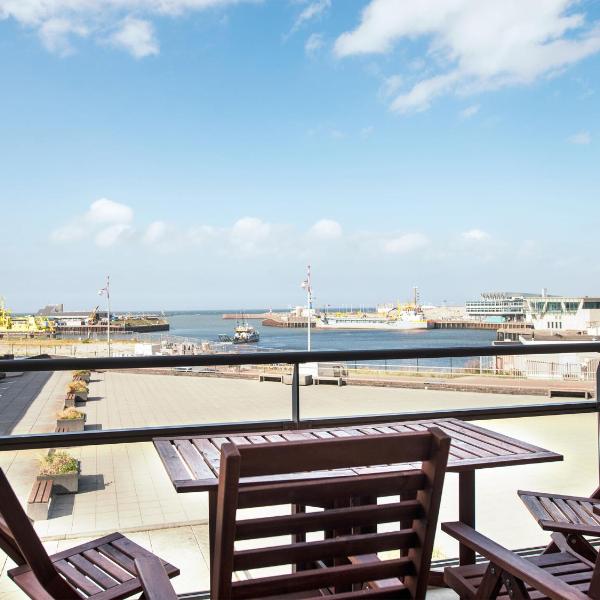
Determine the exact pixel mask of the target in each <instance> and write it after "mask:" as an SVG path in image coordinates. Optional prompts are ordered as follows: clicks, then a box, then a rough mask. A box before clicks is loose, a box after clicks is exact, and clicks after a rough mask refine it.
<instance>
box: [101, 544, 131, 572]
mask: <svg viewBox="0 0 600 600" xmlns="http://www.w3.org/2000/svg"><path fill="white" fill-rule="evenodd" d="M98 550H99V551H100V552H101V553H102V554H104V555H106V556H108V558H110V559H111V560H112V561H114V562H116V563H117V564H118V565H119V566H120V567H121V568H122V569H124V570H125V571H127V572H128V573H131V574H132V575H135V565H134V564H133V560H132V559H131V558H130V557H129V556H127V554H124V553H123V552H121V551H120V550H119V549H118V548H115V547H114V546H112V545H111V544H103V545H102V546H100V547H99V548H98Z"/></svg>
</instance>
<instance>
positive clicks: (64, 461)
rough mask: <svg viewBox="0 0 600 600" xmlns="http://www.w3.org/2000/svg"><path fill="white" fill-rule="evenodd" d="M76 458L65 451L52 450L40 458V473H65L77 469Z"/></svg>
mask: <svg viewBox="0 0 600 600" xmlns="http://www.w3.org/2000/svg"><path fill="white" fill-rule="evenodd" d="M78 466H79V465H78V463H77V459H75V458H73V457H72V456H71V455H70V454H67V453H66V452H54V453H52V454H48V455H47V456H43V457H42V458H41V459H40V475H65V474H66V473H74V472H76V471H77V469H78Z"/></svg>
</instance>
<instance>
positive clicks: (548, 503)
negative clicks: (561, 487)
mask: <svg viewBox="0 0 600 600" xmlns="http://www.w3.org/2000/svg"><path fill="white" fill-rule="evenodd" d="M540 504H541V505H542V506H543V507H544V508H545V509H546V512H547V513H548V514H549V515H550V517H551V518H552V519H554V520H555V521H566V520H567V519H566V517H565V515H564V513H562V512H561V511H560V509H559V508H558V507H557V506H556V504H554V502H552V500H551V499H550V498H540Z"/></svg>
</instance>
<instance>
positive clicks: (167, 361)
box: [0, 342, 600, 372]
mask: <svg viewBox="0 0 600 600" xmlns="http://www.w3.org/2000/svg"><path fill="white" fill-rule="evenodd" d="M581 352H598V353H600V342H581V343H580V342H574V343H570V342H565V343H563V342H561V343H560V344H559V343H555V344H552V343H550V344H531V345H529V344H502V345H498V346H493V345H487V346H450V347H448V346H446V347H440V348H390V349H382V350H314V351H312V352H306V351H290V352H264V353H262V352H261V353H256V354H254V353H252V354H250V353H239V354H196V355H183V356H181V355H175V356H125V357H110V358H109V357H105V358H39V359H36V360H34V361H26V362H25V361H14V360H0V371H6V372H10V371H69V370H71V369H86V368H87V369H145V368H161V367H208V366H215V365H267V364H273V363H285V364H290V365H294V364H302V363H311V362H340V361H357V360H403V359H415V358H460V357H469V356H507V355H523V354H572V353H581Z"/></svg>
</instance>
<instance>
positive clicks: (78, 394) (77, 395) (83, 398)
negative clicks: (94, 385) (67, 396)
mask: <svg viewBox="0 0 600 600" xmlns="http://www.w3.org/2000/svg"><path fill="white" fill-rule="evenodd" d="M73 394H74V395H75V398H77V400H81V401H82V402H87V399H88V394H89V391H88V392H73Z"/></svg>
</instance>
